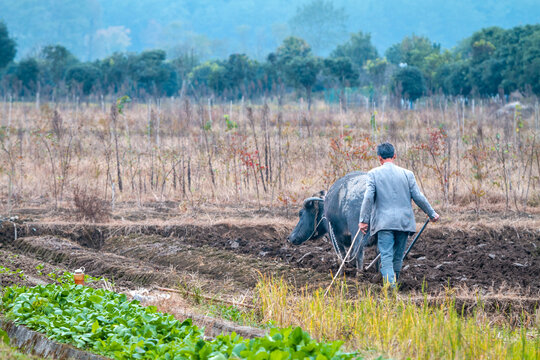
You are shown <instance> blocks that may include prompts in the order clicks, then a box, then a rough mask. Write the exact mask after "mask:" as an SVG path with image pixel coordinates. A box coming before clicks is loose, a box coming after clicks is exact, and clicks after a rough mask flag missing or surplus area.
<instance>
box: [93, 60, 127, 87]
mask: <svg viewBox="0 0 540 360" xmlns="http://www.w3.org/2000/svg"><path fill="white" fill-rule="evenodd" d="M129 61H130V60H129V57H128V56H127V55H126V54H123V53H114V54H112V55H111V56H108V57H106V58H105V59H103V60H101V61H100V62H99V68H100V72H101V83H102V84H101V85H102V87H103V90H105V91H106V92H109V93H112V94H116V93H118V92H120V91H121V88H122V87H123V86H125V85H126V84H127V83H128V81H129Z"/></svg>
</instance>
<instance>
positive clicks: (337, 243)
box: [287, 171, 376, 271]
mask: <svg viewBox="0 0 540 360" xmlns="http://www.w3.org/2000/svg"><path fill="white" fill-rule="evenodd" d="M366 179H367V174H366V173H365V172H361V171H355V172H351V173H349V174H347V175H345V176H343V177H342V178H340V179H338V180H337V181H336V182H335V183H334V184H333V185H332V186H331V187H330V189H329V190H328V192H327V193H326V196H324V198H323V196H322V195H323V194H324V193H321V196H320V197H310V198H307V199H305V200H304V205H303V208H302V210H300V213H299V214H298V216H299V218H300V219H299V221H298V224H296V227H295V228H294V229H293V231H292V232H291V234H290V235H289V237H288V238H287V239H288V240H289V241H290V242H291V243H292V244H294V245H300V244H302V243H303V242H305V241H307V240H310V239H318V238H321V237H322V236H324V235H325V234H329V237H330V239H331V240H332V238H333V239H334V240H332V243H333V245H334V249H335V250H336V252H337V253H339V254H340V255H341V256H340V258H343V257H344V256H345V254H346V250H345V249H346V248H348V247H350V246H351V242H352V240H353V238H354V236H355V234H356V232H357V231H358V220H359V217H360V208H361V207H362V201H363V199H364V193H365V191H366ZM368 234H369V231H368ZM375 243H376V239H374V238H373V237H370V236H369V235H363V234H362V233H360V234H359V235H358V239H356V242H355V246H354V248H353V250H352V251H351V254H354V255H355V256H354V258H352V259H351V258H349V259H350V260H352V261H356V267H357V270H359V271H360V270H362V269H363V262H364V247H365V246H371V245H374V244H375Z"/></svg>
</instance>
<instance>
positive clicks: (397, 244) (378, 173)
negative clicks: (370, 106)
mask: <svg viewBox="0 0 540 360" xmlns="http://www.w3.org/2000/svg"><path fill="white" fill-rule="evenodd" d="M377 155H378V157H379V161H380V163H381V166H379V167H377V168H374V169H372V170H370V171H369V172H368V179H367V185H366V193H365V195H364V201H363V202H362V208H361V210H360V221H359V222H360V224H359V225H360V230H361V231H362V232H363V233H364V234H365V233H366V232H367V231H368V229H369V231H370V234H371V236H374V235H375V234H377V237H378V244H377V246H378V249H379V253H380V254H381V267H380V269H381V274H382V277H383V281H384V282H385V283H386V282H388V283H390V286H392V287H395V284H396V281H397V280H398V279H399V272H400V271H401V264H402V262H403V252H404V250H405V245H406V243H407V238H408V236H409V234H412V233H414V232H415V231H416V222H415V220H414V213H413V209H412V204H411V199H413V200H414V202H415V203H416V205H418V206H419V207H420V209H422V210H423V211H424V212H425V213H426V214H428V216H429V218H430V219H431V221H433V222H435V221H437V220H438V219H439V215H438V214H437V213H436V212H435V210H433V208H432V207H431V205H430V204H429V202H428V201H427V199H426V197H425V196H424V195H423V194H422V193H421V192H420V189H419V188H418V185H417V184H416V179H415V177H414V174H413V173H412V172H411V171H409V170H406V169H403V168H401V167H399V166H397V165H395V164H394V160H395V159H396V154H395V150H394V146H393V145H392V144H390V143H387V142H386V143H382V144H380V145H378V146H377Z"/></svg>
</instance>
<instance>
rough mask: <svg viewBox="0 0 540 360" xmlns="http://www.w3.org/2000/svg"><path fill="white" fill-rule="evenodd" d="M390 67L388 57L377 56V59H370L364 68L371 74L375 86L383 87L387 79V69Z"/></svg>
mask: <svg viewBox="0 0 540 360" xmlns="http://www.w3.org/2000/svg"><path fill="white" fill-rule="evenodd" d="M387 68H388V61H386V58H382V59H381V58H377V59H375V60H368V61H367V62H366V65H364V70H365V71H366V72H367V74H368V75H369V78H370V80H371V82H372V83H373V85H375V87H381V86H382V85H383V84H384V81H385V78H384V77H385V74H386V69H387Z"/></svg>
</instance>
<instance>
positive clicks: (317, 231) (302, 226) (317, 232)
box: [287, 197, 326, 245]
mask: <svg viewBox="0 0 540 360" xmlns="http://www.w3.org/2000/svg"><path fill="white" fill-rule="evenodd" d="M323 213H324V200H323V199H322V198H320V197H310V198H307V199H305V200H304V206H303V207H302V210H300V212H299V213H298V217H299V218H300V219H299V220H298V224H296V226H295V228H294V229H293V231H292V232H291V234H290V235H289V236H288V237H287V240H289V241H290V242H291V243H292V244H294V245H300V244H302V243H303V242H305V241H307V240H310V239H318V238H320V237H322V236H323V235H324V234H326V224H325V223H324V221H322V218H323V216H324V214H323Z"/></svg>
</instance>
